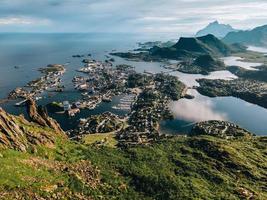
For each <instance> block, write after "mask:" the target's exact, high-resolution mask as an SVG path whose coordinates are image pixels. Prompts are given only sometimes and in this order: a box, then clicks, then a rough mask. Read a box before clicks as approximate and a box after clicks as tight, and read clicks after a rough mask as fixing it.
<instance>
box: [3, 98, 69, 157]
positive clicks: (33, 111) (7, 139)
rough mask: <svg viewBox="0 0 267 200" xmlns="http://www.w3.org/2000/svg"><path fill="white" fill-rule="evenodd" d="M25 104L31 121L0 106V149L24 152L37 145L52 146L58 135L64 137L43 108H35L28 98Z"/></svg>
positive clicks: (62, 132)
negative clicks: (14, 114) (11, 113)
mask: <svg viewBox="0 0 267 200" xmlns="http://www.w3.org/2000/svg"><path fill="white" fill-rule="evenodd" d="M27 105H28V106H27V110H28V112H29V116H30V119H31V120H32V122H29V121H27V120H26V119H25V118H24V117H23V116H22V115H21V116H13V115H10V114H8V113H7V112H5V111H4V110H3V109H2V108H0V149H8V148H9V149H15V150H19V151H23V152H25V151H27V150H30V149H34V148H35V146H38V145H44V146H47V147H52V146H53V145H54V144H55V141H56V139H57V138H58V137H62V138H66V135H65V133H64V131H63V130H62V129H61V128H60V126H59V125H58V123H57V122H56V121H54V120H53V119H52V118H50V117H48V115H47V113H46V112H45V111H44V110H43V109H41V108H39V109H37V108H36V104H35V102H34V101H33V100H28V102H27Z"/></svg>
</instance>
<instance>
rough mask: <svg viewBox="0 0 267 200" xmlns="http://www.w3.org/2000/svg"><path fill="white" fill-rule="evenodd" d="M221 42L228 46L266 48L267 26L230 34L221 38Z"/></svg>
mask: <svg viewBox="0 0 267 200" xmlns="http://www.w3.org/2000/svg"><path fill="white" fill-rule="evenodd" d="M223 41H224V42H226V43H228V44H232V43H241V44H245V45H255V46H267V25H264V26H260V27H256V28H254V29H252V30H248V31H238V32H230V33H228V34H227V35H226V36H225V38H223Z"/></svg>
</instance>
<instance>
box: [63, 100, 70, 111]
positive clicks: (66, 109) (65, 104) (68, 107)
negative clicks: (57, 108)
mask: <svg viewBox="0 0 267 200" xmlns="http://www.w3.org/2000/svg"><path fill="white" fill-rule="evenodd" d="M63 108H64V111H68V110H70V109H71V105H70V103H69V102H68V101H63Z"/></svg>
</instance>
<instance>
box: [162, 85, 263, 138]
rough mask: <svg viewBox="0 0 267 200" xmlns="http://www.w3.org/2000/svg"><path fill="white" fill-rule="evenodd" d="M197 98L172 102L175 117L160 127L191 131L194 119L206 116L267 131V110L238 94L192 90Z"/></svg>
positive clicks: (167, 130) (205, 118)
mask: <svg viewBox="0 0 267 200" xmlns="http://www.w3.org/2000/svg"><path fill="white" fill-rule="evenodd" d="M190 93H191V94H193V95H195V99H191V100H190V99H181V100H179V101H175V102H172V103H171V105H170V108H171V110H172V112H173V113H174V116H175V120H168V121H163V122H162V123H161V130H162V131H165V132H168V133H172V134H174V133H175V134H177V133H181V132H189V131H190V129H191V127H192V126H193V124H194V123H196V122H199V121H205V120H214V119H217V120H228V121H231V122H234V123H236V124H239V125H240V126H242V127H243V128H246V129H248V130H249V131H251V132H253V133H255V134H258V135H266V133H267V126H266V124H267V110H266V109H264V108H262V107H260V106H257V105H255V104H251V103H248V102H245V101H243V100H241V99H238V98H235V97H216V98H209V97H206V96H202V95H200V94H199V93H198V92H197V91H196V90H190Z"/></svg>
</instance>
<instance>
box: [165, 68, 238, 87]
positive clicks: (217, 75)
mask: <svg viewBox="0 0 267 200" xmlns="http://www.w3.org/2000/svg"><path fill="white" fill-rule="evenodd" d="M170 74H171V75H173V76H177V77H178V78H179V80H180V81H181V82H183V83H184V84H185V85H186V86H188V87H193V86H199V84H198V82H197V81H196V80H197V79H203V78H205V79H223V80H231V79H235V78H237V76H236V75H234V74H232V73H231V72H229V71H226V70H223V71H216V72H211V73H210V74H209V75H201V74H185V73H182V72H176V71H175V72H171V73H170Z"/></svg>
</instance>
